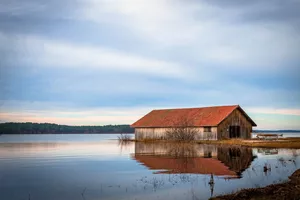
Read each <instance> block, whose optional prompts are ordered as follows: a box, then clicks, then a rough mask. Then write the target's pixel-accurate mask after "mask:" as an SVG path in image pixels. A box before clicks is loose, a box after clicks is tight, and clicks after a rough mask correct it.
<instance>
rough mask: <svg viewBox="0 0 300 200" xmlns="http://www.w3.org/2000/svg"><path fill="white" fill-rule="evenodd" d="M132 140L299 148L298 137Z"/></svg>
mask: <svg viewBox="0 0 300 200" xmlns="http://www.w3.org/2000/svg"><path fill="white" fill-rule="evenodd" d="M130 141H132V142H134V141H135V142H167V143H172V142H176V143H177V142H187V143H196V144H215V145H230V146H233V145H237V146H245V147H260V148H291V149H300V138H282V139H279V140H258V139H249V140H243V139H230V140H196V141H170V140H160V139H159V140H158V139H143V140H136V139H130Z"/></svg>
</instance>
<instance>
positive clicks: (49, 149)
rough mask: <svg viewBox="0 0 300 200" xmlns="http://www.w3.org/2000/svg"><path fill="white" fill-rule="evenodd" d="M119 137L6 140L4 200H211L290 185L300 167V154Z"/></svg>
mask: <svg viewBox="0 0 300 200" xmlns="http://www.w3.org/2000/svg"><path fill="white" fill-rule="evenodd" d="M116 138H117V135H108V134H107V135H84V134H82V135H78V134H76V135H69V134H68V135H2V136H0V199H1V200H2V199H3V200H22V199H24V200H28V199H30V200H41V199H43V200H95V199H97V200H98V199H118V200H119V199H120V200H122V199H124V200H125V199H145V200H147V199H149V200H150V199H171V200H175V199H181V200H182V199H208V198H209V197H211V196H212V195H213V196H215V195H220V194H225V193H231V192H232V191H236V190H238V189H241V188H250V187H262V186H266V185H269V184H273V183H279V182H283V181H286V180H288V176H289V175H291V174H292V173H293V172H294V171H295V170H296V169H297V168H299V166H300V157H299V155H300V150H289V149H256V148H254V149H251V148H236V147H231V148H228V147H218V146H214V145H191V144H189V145H187V144H186V145H183V144H172V145H170V144H153V143H146V144H145V143H129V144H120V143H118V141H117V140H115V139H116ZM265 165H266V166H267V167H268V168H270V170H268V171H266V172H264V169H263V168H264V166H265ZM212 181H213V184H209V182H212Z"/></svg>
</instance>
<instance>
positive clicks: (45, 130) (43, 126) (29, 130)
mask: <svg viewBox="0 0 300 200" xmlns="http://www.w3.org/2000/svg"><path fill="white" fill-rule="evenodd" d="M133 132H134V129H133V128H131V127H130V126H129V125H105V126H68V125H59V124H51V123H31V122H25V123H15V122H9V123H2V124H0V134H75V133H90V134H101V133H133Z"/></svg>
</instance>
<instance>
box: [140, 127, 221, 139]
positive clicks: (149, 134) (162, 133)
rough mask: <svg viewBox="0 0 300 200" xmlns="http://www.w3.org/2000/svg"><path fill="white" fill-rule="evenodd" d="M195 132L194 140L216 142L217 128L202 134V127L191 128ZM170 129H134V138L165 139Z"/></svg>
mask: <svg viewBox="0 0 300 200" xmlns="http://www.w3.org/2000/svg"><path fill="white" fill-rule="evenodd" d="M191 129H193V130H196V131H197V134H196V137H195V139H196V140H207V139H210V140H217V130H218V129H217V127H211V132H204V128H203V127H195V128H191ZM171 130H172V128H135V138H136V139H138V140H143V139H166V136H167V132H168V131H171Z"/></svg>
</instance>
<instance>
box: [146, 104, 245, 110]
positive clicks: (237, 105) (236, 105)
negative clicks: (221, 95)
mask: <svg viewBox="0 0 300 200" xmlns="http://www.w3.org/2000/svg"><path fill="white" fill-rule="evenodd" d="M239 106H240V105H239V104H234V105H224V106H205V107H187V108H162V109H153V110H152V111H155V110H183V109H198V108H219V107H239Z"/></svg>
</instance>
